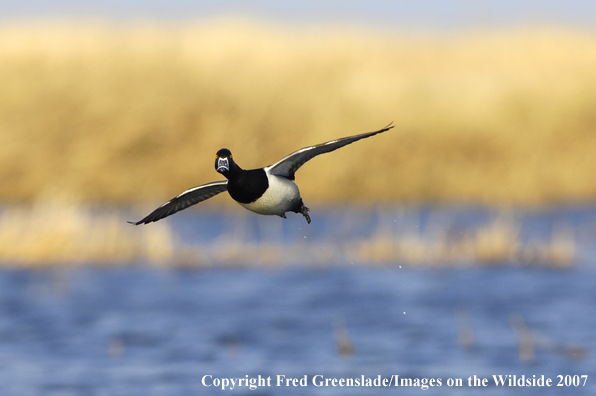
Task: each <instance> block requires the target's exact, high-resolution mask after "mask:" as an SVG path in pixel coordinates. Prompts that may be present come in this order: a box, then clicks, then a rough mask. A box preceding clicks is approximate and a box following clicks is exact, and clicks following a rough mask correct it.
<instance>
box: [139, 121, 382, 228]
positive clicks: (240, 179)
mask: <svg viewBox="0 0 596 396" xmlns="http://www.w3.org/2000/svg"><path fill="white" fill-rule="evenodd" d="M391 128H393V126H392V125H391V124H389V125H388V126H386V127H385V128H383V129H380V130H378V131H374V132H367V133H362V134H360V135H354V136H348V137H344V138H341V139H336V140H331V141H329V142H326V143H321V144H317V145H316V146H309V147H305V148H302V149H300V150H298V151H294V152H293V153H292V154H290V155H287V156H285V157H284V158H282V159H281V160H279V161H277V162H276V163H275V164H273V165H269V166H266V167H264V168H259V169H251V170H244V169H242V168H240V167H239V166H238V164H236V162H234V159H233V157H232V153H231V152H230V150H228V149H226V148H223V149H221V150H219V151H218V152H217V154H216V155H215V170H216V171H217V172H219V173H221V174H222V175H224V176H225V178H226V179H227V180H222V181H216V182H211V183H207V184H203V185H201V186H197V187H193V188H189V189H188V190H186V191H184V192H183V193H182V194H180V195H178V196H176V197H174V198H172V199H170V200H169V201H168V202H166V203H165V204H163V205H161V206H160V207H159V208H157V209H155V210H154V211H153V212H151V213H149V215H147V216H146V217H145V218H143V219H142V220H139V221H137V222H132V221H129V223H130V224H134V225H139V224H148V223H151V222H154V221H158V220H161V219H163V218H164V217H167V216H169V215H171V214H174V213H176V212H178V211H180V210H183V209H186V208H188V207H189V206H191V205H194V204H197V203H199V202H202V201H204V200H206V199H209V198H211V197H213V196H215V195H217V194H219V193H222V192H224V191H228V193H229V194H230V196H231V197H232V198H233V199H234V200H235V201H236V202H238V203H239V204H240V205H242V206H244V207H245V208H246V209H248V210H250V211H252V212H255V213H258V214H262V215H277V216H280V217H283V218H284V219H285V218H286V212H294V213H301V214H302V215H303V216H304V217H305V218H306V221H307V222H308V224H310V216H309V215H308V210H309V209H308V208H307V207H306V206H304V203H303V202H302V198H300V191H299V190H298V186H297V185H296V184H295V183H294V174H295V173H296V171H297V170H298V169H300V167H301V166H302V165H304V164H305V163H306V162H307V161H309V160H311V159H312V158H314V157H316V156H317V155H320V154H324V153H329V152H331V151H334V150H337V149H338V148H340V147H343V146H346V145H348V144H350V143H354V142H356V141H358V140H360V139H364V138H367V137H370V136H374V135H376V134H379V133H382V132H385V131H388V130H389V129H391Z"/></svg>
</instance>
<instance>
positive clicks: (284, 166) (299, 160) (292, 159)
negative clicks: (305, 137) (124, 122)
mask: <svg viewBox="0 0 596 396" xmlns="http://www.w3.org/2000/svg"><path fill="white" fill-rule="evenodd" d="M391 128H393V126H392V125H391V124H389V125H387V126H386V127H385V128H383V129H379V130H378V131H374V132H367V133H362V134H360V135H354V136H348V137H345V138H341V139H336V140H331V141H329V142H326V143H321V144H317V145H316V146H310V147H305V148H303V149H300V150H298V151H294V152H293V153H292V154H290V155H287V156H285V157H284V158H282V159H281V160H279V161H277V162H276V163H275V164H273V165H269V166H268V167H266V168H265V170H268V171H269V173H271V174H272V175H276V176H283V177H286V178H288V179H290V180H294V174H295V173H296V171H297V170H298V169H300V167H301V166H302V165H304V164H305V163H306V162H307V161H309V160H311V159H312V158H314V157H316V156H317V155H320V154H325V153H329V152H331V151H334V150H337V149H338V148H341V147H343V146H346V145H348V144H350V143H354V142H356V141H358V140H360V139H364V138H367V137H371V136H374V135H376V134H378V133H382V132H385V131H388V130H389V129H391Z"/></svg>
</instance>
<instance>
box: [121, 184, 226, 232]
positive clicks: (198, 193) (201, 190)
mask: <svg viewBox="0 0 596 396" xmlns="http://www.w3.org/2000/svg"><path fill="white" fill-rule="evenodd" d="M227 189H228V181H227V180H223V181H216V182H213V183H207V184H203V185H202V186H197V187H193V188H189V189H188V190H186V191H184V192H183V193H182V194H180V195H178V196H177V197H175V198H172V199H170V200H169V201H168V202H166V203H165V204H163V205H161V206H160V207H159V208H157V209H155V210H154V211H153V212H151V213H150V214H149V215H148V216H147V217H145V218H144V219H142V220H139V221H137V222H134V221H129V223H130V224H134V225H139V224H148V223H151V222H153V221H157V220H161V219H163V218H164V217H168V216H169V215H171V214H174V213H176V212H178V211H180V210H183V209H186V208H188V207H189V206H191V205H194V204H197V203H199V202H201V201H204V200H206V199H209V198H211V197H213V196H215V195H217V194H219V193H222V192H224V191H226V190H227Z"/></svg>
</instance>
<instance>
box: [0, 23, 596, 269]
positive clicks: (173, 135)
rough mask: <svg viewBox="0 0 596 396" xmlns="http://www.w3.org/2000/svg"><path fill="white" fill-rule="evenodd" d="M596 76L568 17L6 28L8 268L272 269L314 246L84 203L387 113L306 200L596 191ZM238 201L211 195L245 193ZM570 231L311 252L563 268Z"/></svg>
mask: <svg viewBox="0 0 596 396" xmlns="http://www.w3.org/2000/svg"><path fill="white" fill-rule="evenodd" d="M595 70H596V34H595V33H593V32H573V31H566V30H561V29H530V30H510V31H468V32H460V33H449V34H442V35H438V34H437V35H434V34H426V35H423V34H420V35H417V34H412V33H406V32H387V31H385V32H379V31H377V32H374V31H365V30H358V29H349V28H334V27H327V28H305V27H299V26H294V27H291V28H288V27H280V26H276V25H272V24H263V23H257V22H255V21H246V20H234V19H230V20H218V21H212V22H204V21H203V22H200V23H199V22H197V23H196V24H189V25H186V26H176V27H175V26H171V25H170V26H167V25H157V24H136V25H131V26H126V27H124V26H120V25H110V24H105V23H98V22H83V21H80V22H73V21H70V22H66V23H64V22H61V23H58V22H39V21H37V22H23V23H15V24H12V25H11V24H7V23H5V24H4V25H3V26H1V27H0V82H1V89H0V180H2V183H1V184H0V201H2V202H4V203H5V204H6V206H5V210H3V212H2V214H1V217H0V261H1V262H3V263H29V264H31V265H46V264H47V263H53V262H66V263H72V264H76V263H82V262H88V261H91V262H126V261H131V260H137V259H139V260H152V261H160V262H170V261H175V262H179V263H180V262H185V261H188V262H189V263H190V264H191V265H197V263H198V261H197V260H199V258H205V257H206V258H207V259H205V260H207V261H210V260H211V261H216V260H220V261H222V262H227V263H237V262H240V261H241V259H242V258H246V257H255V258H256V259H255V260H257V261H259V262H262V263H269V264H272V265H273V264H275V263H279V262H280V260H281V261H283V260H285V258H284V257H286V256H284V255H287V254H288V252H294V253H296V254H297V255H298V256H300V254H301V252H303V251H304V250H305V248H304V246H302V245H300V243H297V244H296V245H295V246H294V247H288V246H284V245H282V244H279V243H277V242H275V241H273V242H267V243H262V244H260V245H252V244H250V243H247V242H245V241H243V240H241V239H234V240H235V241H236V242H234V243H233V244H231V245H230V244H228V245H225V243H224V242H221V243H222V244H223V245H221V246H219V247H220V248H221V249H210V248H209V247H205V248H199V250H197V249H198V248H197V247H192V246H191V247H179V246H177V247H176V243H175V242H172V234H171V230H170V229H169V226H168V225H167V224H168V223H158V224H153V225H151V227H148V228H142V229H141V228H130V227H127V226H126V224H125V223H124V221H123V219H122V216H121V213H120V214H119V213H117V211H110V210H107V209H106V211H105V213H103V215H102V216H97V215H96V214H94V213H93V211H91V210H88V209H86V208H88V205H89V204H93V205H96V204H108V205H112V204H122V203H124V204H126V205H129V204H131V203H135V204H138V205H143V207H144V208H145V209H151V208H152V207H154V206H153V205H157V204H161V203H163V202H164V201H165V200H167V199H169V198H171V197H172V196H174V195H176V194H178V193H179V192H181V191H183V190H185V189H187V188H188V187H190V186H194V185H198V184H202V183H206V182H209V181H213V180H217V179H220V176H219V175H218V174H216V173H215V172H214V169H213V162H212V159H213V155H214V153H215V152H216V151H217V150H218V149H220V148H221V147H227V148H229V149H231V150H232V151H233V152H234V154H235V158H236V160H237V162H238V163H240V164H241V165H242V166H243V167H245V168H253V167H261V166H263V165H267V164H271V163H273V162H275V161H277V160H278V159H279V158H281V157H282V156H283V155H286V154H288V153H290V152H292V151H294V150H296V149H298V148H301V147H304V146H307V145H311V144H315V143H320V142H323V141H326V140H331V139H334V138H337V137H340V136H346V135H350V134H356V133H362V132H365V131H371V130H375V129H378V128H381V127H383V126H385V125H386V124H388V123H389V122H391V121H393V122H394V125H395V129H393V130H392V131H391V132H388V133H385V134H383V135H381V136H377V137H374V138H371V139H368V140H365V141H363V142H361V143H358V144H355V145H353V146H349V147H348V148H345V149H342V150H339V151H337V152H335V153H333V154H331V155H328V156H322V157H320V158H317V159H316V161H313V162H312V163H309V164H307V165H305V166H304V167H303V168H302V169H301V170H300V172H299V173H298V174H297V181H298V182H299V184H300V187H301V192H302V196H303V198H304V200H305V202H306V203H307V205H312V204H317V203H320V202H321V203H322V202H325V203H327V204H330V203H333V202H337V203H348V202H349V203H350V204H353V203H355V204H358V203H363V202H368V203H370V202H373V201H374V202H385V203H395V202H401V203H404V202H430V203H432V202H446V201H448V202H449V201H451V202H463V203H466V202H474V203H483V204H489V205H490V204H498V205H502V204H505V205H508V204H520V205H534V204H544V203H552V202H574V201H575V202H577V201H594V199H595V198H596V172H594V166H593V164H594V153H596V111H595V109H596V72H595ZM223 196H224V195H223V194H222V196H221V197H217V198H214V199H213V200H211V201H208V202H206V203H204V204H202V205H206V206H207V207H208V206H209V205H212V206H217V205H228V204H230V203H231V200H230V199H224V198H222V197H223ZM12 205H15V206H12ZM132 230H134V233H133V232H132ZM560 235H563V236H564V235H566V234H565V232H563V233H561V234H560ZM557 238H558V237H557ZM555 241H561V242H560V243H559V242H553V243H551V244H550V245H548V246H542V245H541V246H537V247H536V246H527V245H523V246H520V245H519V239H518V236H517V234H516V232H515V227H513V226H512V225H511V224H509V223H507V222H506V221H505V220H502V221H501V220H500V222H498V221H496V222H495V223H494V224H491V225H490V226H487V228H486V229H484V230H480V231H478V232H477V233H476V234H474V235H469V236H467V237H466V238H463V239H460V240H457V241H453V240H451V239H449V236H438V237H437V238H433V239H430V240H427V239H421V238H420V237H419V236H417V235H415V234H409V235H400V236H399V239H396V238H395V237H390V238H389V237H387V236H386V235H384V234H382V233H379V234H378V235H375V236H374V237H372V238H371V239H370V240H361V241H348V242H346V244H343V245H342V244H330V245H329V246H328V249H326V250H320V249H319V250H316V257H314V258H313V260H314V261H318V262H333V261H334V260H337V257H344V258H347V259H349V260H352V259H353V260H355V261H361V262H400V261H407V262H411V263H427V264H428V263H434V262H456V261H458V262H461V261H463V262H467V261H479V262H486V263H495V262H500V261H502V260H504V261H508V260H511V259H514V260H521V261H522V262H549V263H561V265H567V264H568V263H570V262H571V260H572V259H573V256H574V244H573V240H572V239H571V242H569V241H570V239H569V238H565V237H562V238H558V239H555ZM175 247H176V248H175ZM222 247H223V248H222ZM185 249H186V250H185ZM201 249H203V250H201ZM204 249H207V250H206V251H204ZM292 249H294V250H292ZM220 256H221V257H220ZM201 260H203V259H201ZM199 261H200V260H199Z"/></svg>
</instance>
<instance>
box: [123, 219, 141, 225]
mask: <svg viewBox="0 0 596 396" xmlns="http://www.w3.org/2000/svg"><path fill="white" fill-rule="evenodd" d="M126 222H127V223H128V224H130V225H133V226H138V225H139V224H141V222H140V221H139V222H136V221H128V220H127V221H126Z"/></svg>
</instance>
